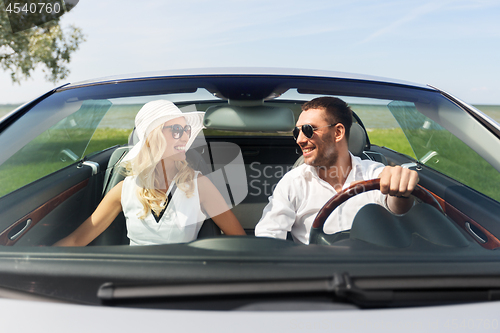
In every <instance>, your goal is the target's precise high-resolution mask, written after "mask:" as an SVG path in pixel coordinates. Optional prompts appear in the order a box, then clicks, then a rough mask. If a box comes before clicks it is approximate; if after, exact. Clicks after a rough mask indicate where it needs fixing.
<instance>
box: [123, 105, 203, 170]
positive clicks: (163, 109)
mask: <svg viewBox="0 0 500 333" xmlns="http://www.w3.org/2000/svg"><path fill="white" fill-rule="evenodd" d="M204 115H205V112H182V111H181V110H180V109H179V108H178V107H177V106H176V105H175V104H174V103H172V102H171V101H167V100H156V101H152V102H148V103H146V104H144V106H143V107H142V108H141V109H140V110H139V112H138V113H137V115H136V116H135V132H136V134H137V138H138V139H139V141H138V142H137V143H136V144H135V145H134V146H133V147H132V149H130V151H129V152H128V154H127V156H125V158H124V159H123V162H126V161H130V160H132V159H134V158H135V157H136V156H137V155H138V154H139V152H140V151H141V149H142V147H143V146H144V143H145V142H146V138H147V137H148V135H149V133H151V131H152V130H153V129H155V128H156V127H158V126H160V125H162V124H164V123H165V122H167V121H169V120H171V119H175V118H179V117H184V119H186V123H187V124H188V125H190V126H191V137H190V138H189V140H188V142H187V144H186V150H188V149H189V147H191V145H192V144H193V141H194V140H195V139H196V136H197V135H198V133H200V131H201V130H202V129H203V128H205V127H204V126H203V117H204Z"/></svg>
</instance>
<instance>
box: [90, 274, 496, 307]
mask: <svg viewBox="0 0 500 333" xmlns="http://www.w3.org/2000/svg"><path fill="white" fill-rule="evenodd" d="M280 295H281V296H286V297H287V298H288V299H289V298H290V296H293V297H294V298H302V297H310V296H312V295H321V296H323V297H325V296H326V297H328V298H330V299H332V300H334V301H343V302H345V301H348V302H351V303H354V304H356V305H359V306H364V307H380V306H408V305H417V304H429V303H436V304H446V303H465V302H478V301H492V300H500V277H498V276H489V277H481V276H462V277H453V276H448V277H357V278H351V277H350V276H349V274H347V273H342V274H340V273H335V274H333V276H332V277H330V278H318V279H297V280H265V281H247V282H227V281H224V282H211V283H188V284H157V285H115V284H113V283H105V284H103V285H102V286H101V287H100V288H99V290H98V293H97V297H98V298H99V299H101V301H103V302H104V303H108V304H119V303H120V301H124V300H135V301H138V300H140V299H152V298H153V299H157V298H161V299H163V300H169V299H170V300H181V299H190V300H199V299H207V298H213V297H217V298H224V297H233V298H234V297H238V298H245V297H250V298H255V297H260V298H266V297H270V298H272V299H276V297H278V298H279V297H280ZM271 296H272V297H271Z"/></svg>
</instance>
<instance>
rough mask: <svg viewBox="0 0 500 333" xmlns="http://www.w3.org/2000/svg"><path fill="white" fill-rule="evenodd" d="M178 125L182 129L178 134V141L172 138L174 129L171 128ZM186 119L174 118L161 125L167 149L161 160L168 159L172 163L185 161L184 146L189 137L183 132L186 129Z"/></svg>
mask: <svg viewBox="0 0 500 333" xmlns="http://www.w3.org/2000/svg"><path fill="white" fill-rule="evenodd" d="M175 125H179V126H180V127H182V131H181V132H180V137H179V138H178V139H176V138H174V135H175V133H176V132H177V133H178V131H176V129H174V128H173V127H172V126H175ZM186 125H187V123H186V119H184V117H179V118H175V119H172V120H169V121H167V122H166V123H164V124H163V130H162V131H163V135H164V137H165V140H166V142H167V148H166V149H165V153H164V154H163V158H169V159H172V160H174V161H182V160H185V159H186V144H187V142H188V140H189V135H190V134H191V133H190V132H189V133H186V131H185V130H184V129H185V128H186Z"/></svg>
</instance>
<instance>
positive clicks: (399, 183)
mask: <svg viewBox="0 0 500 333" xmlns="http://www.w3.org/2000/svg"><path fill="white" fill-rule="evenodd" d="M379 178H380V191H381V192H382V194H388V197H387V206H388V207H389V209H390V210H391V211H392V212H393V213H394V214H405V213H406V212H408V211H409V210H410V208H411V207H412V206H413V202H414V200H415V198H413V196H411V195H410V194H411V192H412V191H413V190H414V189H415V187H416V186H417V183H418V181H419V179H418V173H417V172H416V171H413V170H410V169H406V168H402V167H400V166H399V165H398V166H394V167H392V166H386V167H385V168H384V169H383V170H382V172H381V173H380V176H379Z"/></svg>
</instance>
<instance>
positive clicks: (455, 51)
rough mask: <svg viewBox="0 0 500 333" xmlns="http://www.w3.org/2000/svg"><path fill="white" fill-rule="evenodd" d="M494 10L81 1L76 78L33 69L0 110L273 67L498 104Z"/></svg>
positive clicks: (459, 3) (1, 75) (71, 16)
mask: <svg viewBox="0 0 500 333" xmlns="http://www.w3.org/2000/svg"><path fill="white" fill-rule="evenodd" d="M499 17H500V1H498V0H380V1H379V0H345V1H344V0H307V1H304V0H275V1H269V0H265V1H264V0H210V1H206V0H182V1H178V0H175V1H174V0H166V1H164V0H143V1H129V0H106V1H102V0H81V1H80V2H79V3H78V5H77V6H76V7H75V8H74V9H73V10H72V11H71V12H69V13H66V14H64V15H63V16H62V19H61V25H62V27H63V28H64V27H67V26H69V25H75V26H77V27H80V28H81V29H82V30H83V33H84V34H85V35H86V42H84V43H82V44H81V47H80V49H79V50H78V51H76V53H74V55H73V57H72V61H71V63H70V64H69V69H70V71H71V74H70V75H69V76H68V77H67V78H66V79H65V80H63V81H61V82H58V83H57V84H55V85H54V84H52V83H49V82H47V81H46V80H45V79H44V74H43V72H42V71H41V69H38V70H37V71H36V72H35V73H34V74H33V77H32V78H31V79H28V80H27V81H23V82H22V83H21V84H20V85H18V84H13V83H12V81H11V79H10V76H9V74H8V73H6V72H1V71H0V104H7V103H12V104H15V103H22V102H27V101H30V100H32V99H34V98H36V97H38V96H39V95H41V94H43V93H44V92H46V91H48V90H50V89H52V88H53V87H55V86H59V85H62V84H64V83H67V82H78V81H82V80H87V79H92V78H98V77H105V76H109V75H119V74H128V73H138V72H148V71H157V70H169V69H185V68H202V67H280V68H298V69H320V70H332V71H340V72H349V73H359V74H366V75H374V76H381V77H388V78H394V79H399V80H404V81H410V82H416V83H423V84H431V85H433V86H436V87H438V88H440V89H443V90H445V91H447V92H449V93H451V94H453V95H455V96H457V97H459V98H460V99H462V100H464V101H465V102H468V103H471V104H500V20H499V19H498V18H499Z"/></svg>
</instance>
